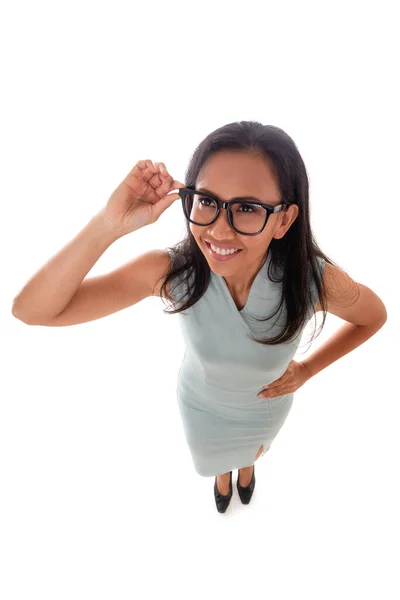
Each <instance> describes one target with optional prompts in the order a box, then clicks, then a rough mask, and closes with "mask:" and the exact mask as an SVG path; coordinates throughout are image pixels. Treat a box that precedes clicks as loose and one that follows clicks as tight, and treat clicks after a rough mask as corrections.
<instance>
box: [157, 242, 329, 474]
mask: <svg viewBox="0 0 400 600" xmlns="http://www.w3.org/2000/svg"><path fill="white" fill-rule="evenodd" d="M167 250H168V252H169V255H170V258H171V261H173V260H174V257H175V250H174V249H173V248H167ZM270 257H271V253H270V252H268V255H267V259H266V261H265V262H264V264H263V266H262V267H261V268H260V270H259V271H258V273H257V276H256V277H255V279H254V281H253V284H252V286H251V289H250V292H249V296H248V299H247V302H246V304H245V306H244V307H243V308H242V310H238V308H237V306H236V304H235V302H234V300H233V298H232V296H231V293H230V291H229V288H228V286H227V284H226V282H225V280H224V278H223V277H222V276H220V275H217V274H215V273H214V272H213V271H212V270H210V275H211V279H210V283H209V286H208V288H207V290H206V292H205V294H204V295H203V296H202V297H201V298H200V300H198V301H197V302H196V304H194V305H193V306H191V307H190V308H189V309H186V310H185V311H184V312H181V313H178V314H177V316H178V317H179V324H180V328H181V331H182V334H183V339H184V342H185V355H184V358H183V362H182V365H181V367H180V370H179V374H178V382H177V388H176V394H177V401H178V407H179V412H180V415H181V419H182V423H183V428H184V433H185V437H186V441H187V444H188V447H189V449H190V453H191V456H192V461H193V464H194V467H195V470H196V471H197V473H198V474H199V475H202V476H205V477H208V476H216V475H221V474H223V473H227V472H229V471H232V470H234V469H241V468H244V467H247V466H249V465H251V464H253V463H254V461H255V457H256V454H257V452H258V450H259V448H260V446H261V444H262V445H263V446H264V452H263V454H262V455H264V454H265V453H266V452H267V451H268V450H269V448H270V446H271V443H272V441H273V440H274V439H275V437H276V436H277V434H278V432H279V430H280V429H281V427H282V425H283V424H284V422H285V420H286V418H287V416H288V414H289V412H290V409H291V407H292V404H293V396H294V393H289V394H285V395H282V396H279V397H276V398H258V397H257V394H258V393H259V392H260V391H261V389H262V387H263V386H265V385H267V384H268V383H272V382H273V381H275V380H276V379H278V378H279V377H281V375H283V373H284V372H285V371H286V369H287V367H288V364H289V362H290V361H291V360H292V359H293V357H294V355H295V353H296V350H297V348H298V346H299V344H300V341H301V335H302V331H301V332H300V334H299V335H298V336H297V337H296V339H295V340H292V341H291V342H286V343H283V344H278V345H274V346H266V345H262V344H259V343H257V342H255V341H254V340H252V339H250V337H249V335H253V336H254V337H257V338H259V339H263V338H266V337H272V335H276V334H277V333H278V332H279V331H280V330H281V328H282V325H283V324H284V323H285V317H286V308H285V306H283V307H282V308H281V311H278V312H277V313H276V314H275V315H274V316H273V317H272V318H271V319H269V320H268V321H263V322H257V321H255V320H254V319H253V318H252V317H256V318H265V317H267V316H270V315H271V314H273V313H274V312H275V311H276V309H277V307H278V306H279V298H280V293H281V287H282V283H275V282H273V281H271V280H270V279H269V278H268V274H267V271H268V266H269V262H270ZM317 261H318V264H319V268H320V269H321V268H322V269H323V268H324V265H325V261H324V260H323V259H322V258H319V257H318V258H317ZM322 273H323V270H322V272H321V274H322ZM277 274H278V275H280V273H276V272H274V274H273V278H274V279H277V277H276V275H277ZM177 279H178V280H177ZM185 289H186V288H185ZM182 294H183V284H182V281H180V278H176V277H175V278H174V279H173V280H172V282H171V298H172V299H173V300H174V301H175V300H176V299H180V298H181V297H182V296H181V295H182ZM312 297H313V306H315V305H316V303H317V300H318V295H317V290H316V286H315V282H313V285H312ZM312 314H313V311H312V307H310V312H309V318H311V316H312Z"/></svg>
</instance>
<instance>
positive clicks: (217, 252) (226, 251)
mask: <svg viewBox="0 0 400 600" xmlns="http://www.w3.org/2000/svg"><path fill="white" fill-rule="evenodd" d="M210 246H211V248H212V250H213V251H214V252H215V253H216V254H222V256H225V255H226V254H234V253H235V252H238V251H239V250H238V249H237V250H235V249H232V250H224V249H222V250H221V249H220V248H218V247H217V246H213V244H210Z"/></svg>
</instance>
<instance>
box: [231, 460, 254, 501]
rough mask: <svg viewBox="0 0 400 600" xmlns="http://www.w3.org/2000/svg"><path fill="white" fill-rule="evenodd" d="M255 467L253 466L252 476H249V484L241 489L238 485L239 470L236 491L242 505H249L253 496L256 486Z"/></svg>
mask: <svg viewBox="0 0 400 600" xmlns="http://www.w3.org/2000/svg"><path fill="white" fill-rule="evenodd" d="M255 472H256V467H255V465H253V475H252V476H251V481H250V483H249V485H246V487H242V486H241V485H240V483H239V475H240V469H239V471H238V478H237V482H236V485H237V489H238V492H239V496H240V500H241V501H242V504H249V502H250V500H251V497H252V495H253V492H254V486H255V485H256V474H255Z"/></svg>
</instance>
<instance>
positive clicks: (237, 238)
mask: <svg viewBox="0 0 400 600" xmlns="http://www.w3.org/2000/svg"><path fill="white" fill-rule="evenodd" d="M195 187H196V190H202V191H203V192H206V190H207V191H208V192H211V193H212V194H214V195H216V196H217V197H218V198H219V199H220V200H222V201H226V202H229V201H230V200H231V199H232V198H236V197H240V196H243V197H250V196H252V197H253V198H257V199H258V200H259V201H260V202H265V203H266V204H271V205H272V206H276V205H278V204H280V203H281V195H280V191H279V189H278V186H277V183H276V181H275V178H274V176H273V173H272V170H271V168H270V166H269V164H268V161H267V160H266V159H265V158H263V157H262V156H260V155H259V154H255V153H250V152H246V151H230V150H229V151H228V150H224V151H220V152H217V153H216V154H213V155H212V156H211V157H210V158H209V160H208V161H207V163H206V164H205V165H204V167H203V170H202V171H201V172H200V174H199V177H198V179H197V181H196V184H195ZM290 208H291V209H292V210H289V211H287V212H284V211H280V212H278V213H274V214H272V215H270V216H269V218H268V221H267V224H266V226H265V228H264V230H263V231H262V232H261V233H260V234H259V235H255V236H248V235H240V234H239V233H236V231H234V229H232V228H231V226H230V225H229V221H228V215H227V211H226V210H224V209H221V212H220V214H219V215H218V218H217V220H216V221H215V222H214V223H212V224H211V225H208V226H205V227H202V226H200V225H194V224H193V223H189V225H190V231H191V232H192V234H193V236H194V238H195V240H196V242H197V244H198V246H199V248H200V250H201V251H202V252H203V254H204V256H205V258H206V260H207V262H208V264H209V265H210V269H211V270H212V271H214V272H215V273H217V274H219V275H222V276H224V277H225V276H228V277H229V276H230V275H236V274H237V275H238V277H239V279H240V278H244V279H246V275H249V274H250V271H254V269H256V270H257V269H258V268H259V267H260V265H262V263H263V261H264V259H265V256H266V253H267V249H268V247H269V244H270V242H271V239H272V238H273V237H282V235H284V233H285V231H286V230H287V229H288V228H289V227H290V224H291V223H292V222H293V221H294V218H295V217H296V216H297V211H296V209H298V207H297V206H296V205H292V206H291V207H290ZM293 212H295V213H296V215H295V216H294V218H291V217H293V215H292V213H293ZM288 213H289V214H288ZM282 224H283V227H282V226H281V225H282ZM206 241H208V242H212V243H213V244H215V245H216V246H218V245H221V246H224V247H229V248H240V249H241V252H238V253H237V254H234V255H233V257H232V258H230V259H229V260H225V261H218V260H217V259H216V258H214V257H213V256H212V254H211V251H210V248H209V246H208V245H207V244H206ZM249 270H250V271H249Z"/></svg>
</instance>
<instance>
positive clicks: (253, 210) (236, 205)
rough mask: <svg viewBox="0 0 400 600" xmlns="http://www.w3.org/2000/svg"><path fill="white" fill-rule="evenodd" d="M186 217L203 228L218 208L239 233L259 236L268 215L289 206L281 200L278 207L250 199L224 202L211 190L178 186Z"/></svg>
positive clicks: (213, 219)
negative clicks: (225, 214)
mask: <svg viewBox="0 0 400 600" xmlns="http://www.w3.org/2000/svg"><path fill="white" fill-rule="evenodd" d="M178 193H179V195H180V197H181V200H182V207H183V212H184V214H185V217H186V218H187V219H188V220H189V221H190V222H191V223H193V224H194V225H200V226H201V227H206V226H208V225H211V224H212V223H214V221H216V220H217V218H218V215H219V213H220V212H221V208H225V209H226V210H227V211H228V222H229V224H230V226H231V227H232V229H234V230H235V231H236V232H237V233H239V234H240V235H259V234H260V233H261V232H262V231H263V229H264V227H265V225H266V224H267V221H268V217H269V216H270V215H271V214H273V213H277V212H279V211H281V210H283V207H284V206H288V203H287V202H282V203H281V204H278V205H277V206H273V205H272V204H264V203H262V202H256V201H254V200H252V199H249V200H246V199H240V200H236V199H233V200H231V201H230V202H223V201H222V200H220V199H219V198H217V196H214V195H213V194H211V193H205V192H201V191H199V190H196V189H195V188H192V187H186V188H179V189H178Z"/></svg>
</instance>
